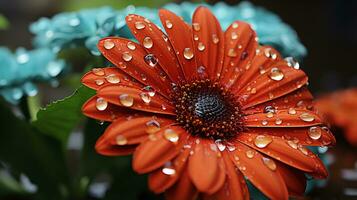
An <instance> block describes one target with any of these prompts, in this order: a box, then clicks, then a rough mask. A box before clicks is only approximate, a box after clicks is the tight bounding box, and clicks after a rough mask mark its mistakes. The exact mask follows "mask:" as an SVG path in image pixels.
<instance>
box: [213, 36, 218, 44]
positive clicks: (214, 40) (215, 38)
mask: <svg viewBox="0 0 357 200" xmlns="http://www.w3.org/2000/svg"><path fill="white" fill-rule="evenodd" d="M212 42H213V43H214V44H218V42H219V38H218V36H217V34H212Z"/></svg>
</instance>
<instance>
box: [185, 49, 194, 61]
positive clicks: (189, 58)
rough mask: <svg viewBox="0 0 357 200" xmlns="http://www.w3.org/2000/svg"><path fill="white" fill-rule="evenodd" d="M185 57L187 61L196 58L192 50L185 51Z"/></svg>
mask: <svg viewBox="0 0 357 200" xmlns="http://www.w3.org/2000/svg"><path fill="white" fill-rule="evenodd" d="M183 56H184V57H185V58H186V59H187V60H191V59H192V58H193V56H194V54H193V51H192V49H191V48H185V49H184V50H183Z"/></svg>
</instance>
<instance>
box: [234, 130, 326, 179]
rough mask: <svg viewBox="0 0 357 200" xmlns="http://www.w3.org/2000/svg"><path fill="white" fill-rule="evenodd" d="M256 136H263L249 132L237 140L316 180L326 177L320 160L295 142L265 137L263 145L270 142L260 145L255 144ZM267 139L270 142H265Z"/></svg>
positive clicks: (242, 134) (240, 135) (260, 143)
mask: <svg viewBox="0 0 357 200" xmlns="http://www.w3.org/2000/svg"><path fill="white" fill-rule="evenodd" d="M257 136H259V137H260V139H261V136H264V135H261V134H256V133H250V132H249V133H241V134H239V135H238V136H237V140H239V141H240V142H243V143H244V144H246V145H248V146H250V147H251V148H254V149H256V150H257V151H260V152H262V153H264V154H266V155H268V156H270V157H272V158H274V159H276V160H279V161H281V162H283V163H285V164H287V165H289V166H292V167H294V168H297V169H299V170H301V171H304V172H307V173H310V174H311V175H312V176H314V177H316V178H326V177H327V170H326V168H325V166H324V164H323V163H322V162H321V160H320V159H319V158H318V157H317V156H316V155H315V154H314V153H312V152H311V151H310V150H308V149H307V148H305V147H303V146H302V145H299V144H298V143H296V141H292V140H285V139H282V138H281V137H276V136H269V135H265V136H264V137H265V139H264V140H263V143H265V142H266V141H271V142H270V143H268V142H267V145H262V142H257ZM269 138H270V139H271V140H266V139H269ZM260 141H262V140H260ZM258 146H260V147H258Z"/></svg>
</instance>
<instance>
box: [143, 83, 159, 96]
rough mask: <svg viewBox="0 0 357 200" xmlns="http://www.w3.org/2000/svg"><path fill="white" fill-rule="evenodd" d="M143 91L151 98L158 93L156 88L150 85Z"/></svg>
mask: <svg viewBox="0 0 357 200" xmlns="http://www.w3.org/2000/svg"><path fill="white" fill-rule="evenodd" d="M142 91H144V92H146V93H148V95H149V96H150V97H153V96H155V93H156V92H155V90H154V88H152V87H151V86H150V85H147V86H145V87H143V89H142Z"/></svg>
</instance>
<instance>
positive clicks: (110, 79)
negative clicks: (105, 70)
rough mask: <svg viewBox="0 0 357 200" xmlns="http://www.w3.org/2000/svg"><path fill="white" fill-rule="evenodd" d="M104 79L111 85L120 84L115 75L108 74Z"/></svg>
mask: <svg viewBox="0 0 357 200" xmlns="http://www.w3.org/2000/svg"><path fill="white" fill-rule="evenodd" d="M105 79H106V80H107V81H108V82H109V83H113V84H116V83H120V79H119V77H117V76H116V75H115V74H110V75H108V76H106V77H105Z"/></svg>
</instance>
